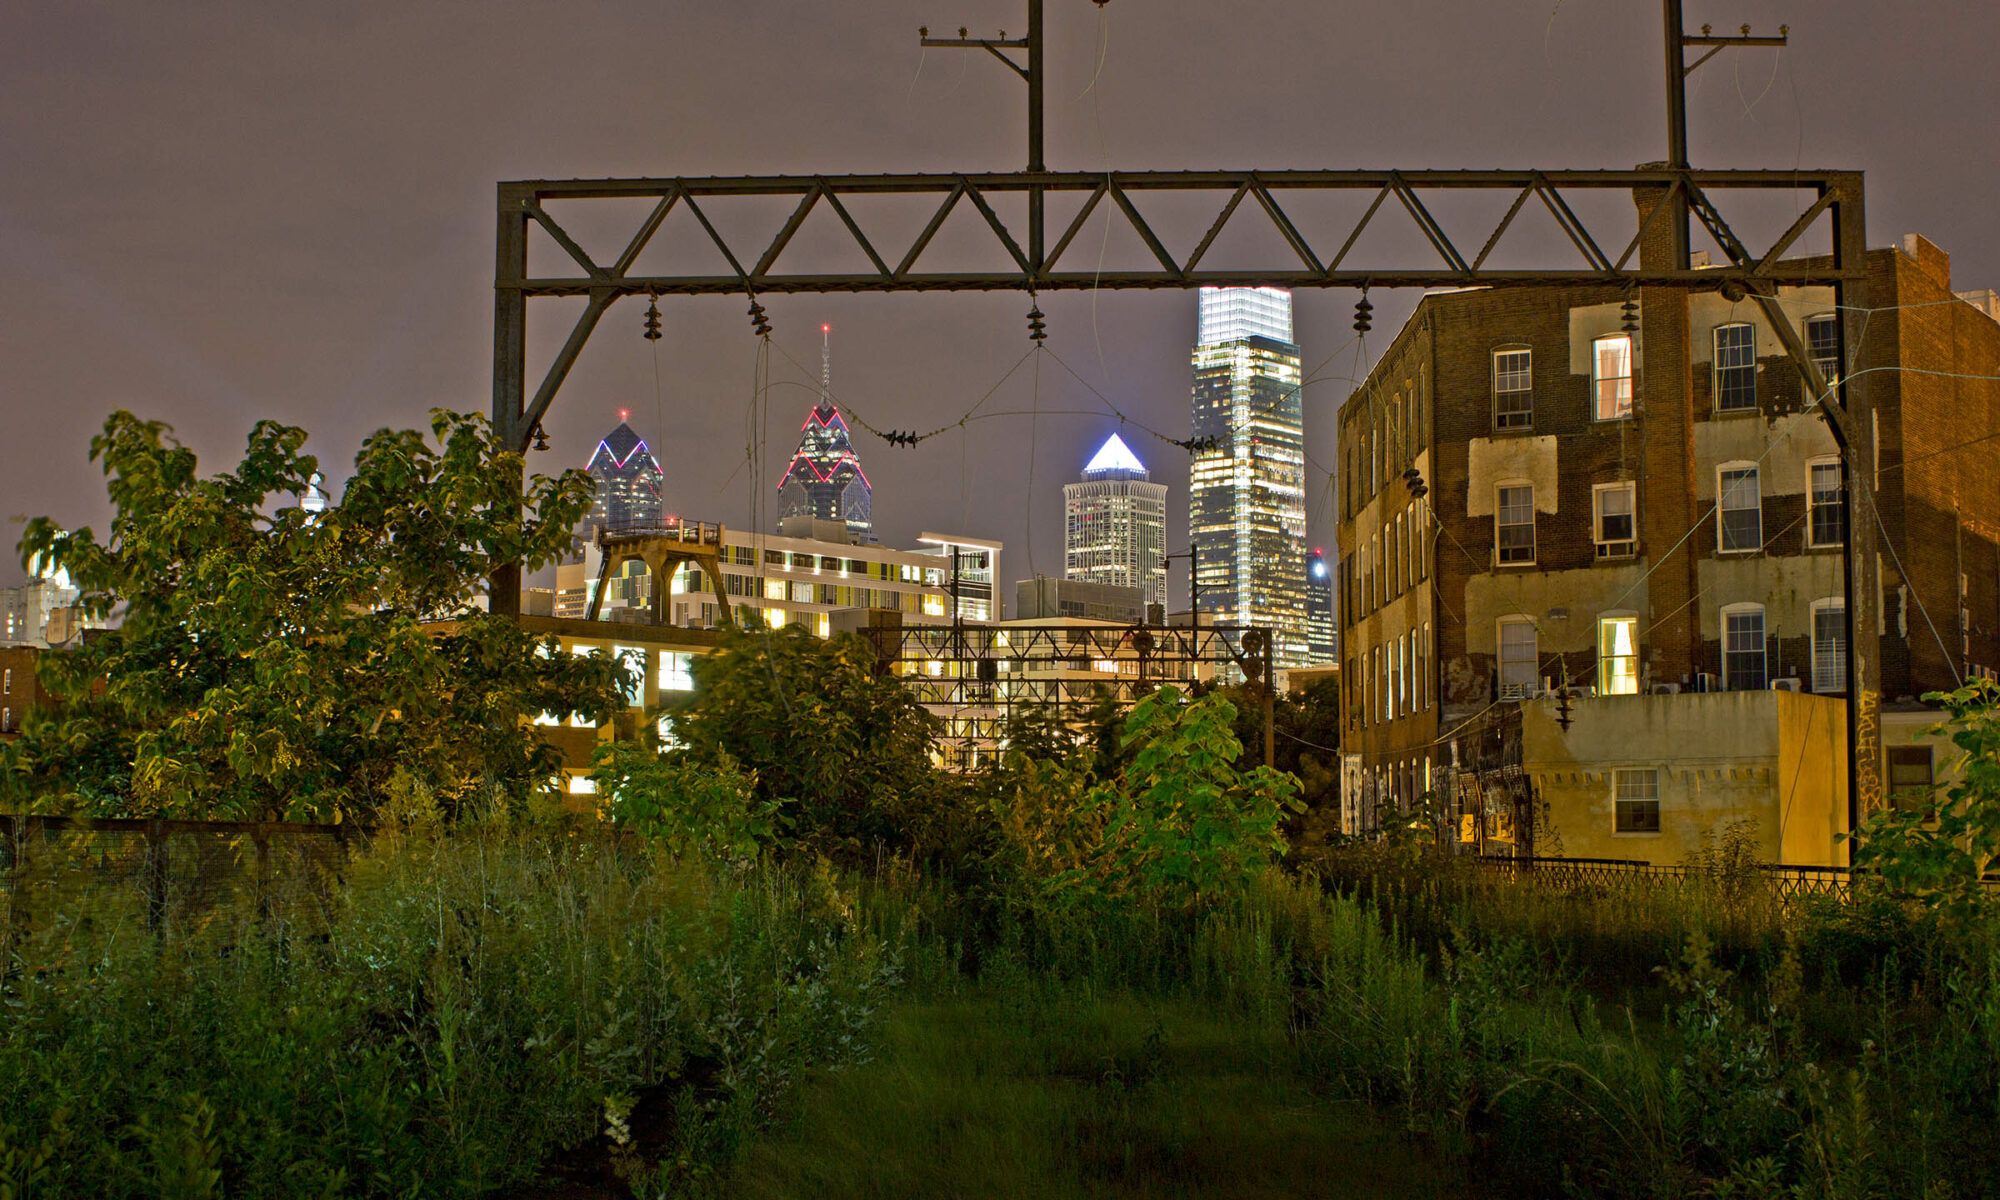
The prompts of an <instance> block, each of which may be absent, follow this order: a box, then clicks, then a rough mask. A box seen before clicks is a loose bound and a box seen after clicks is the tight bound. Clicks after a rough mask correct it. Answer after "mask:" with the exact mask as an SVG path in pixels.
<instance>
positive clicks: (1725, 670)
mask: <svg viewBox="0 0 2000 1200" xmlns="http://www.w3.org/2000/svg"><path fill="white" fill-rule="evenodd" d="M1722 686H1723V687H1725V688H1727V689H1729V690H1730V691H1732V692H1754V691H1757V690H1759V689H1761V688H1762V687H1763V686H1764V609H1763V607H1762V606H1761V605H1746V606H1743V607H1740V608H1733V609H1730V608H1725V609H1723V610H1722Z"/></svg>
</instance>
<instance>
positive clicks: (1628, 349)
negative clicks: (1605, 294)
mask: <svg viewBox="0 0 2000 1200" xmlns="http://www.w3.org/2000/svg"><path fill="white" fill-rule="evenodd" d="M1590 351H1591V352H1590V360H1591V379H1592V383H1593V386H1594V392H1595V395H1596V397H1597V419H1598V420H1600V421H1615V420H1617V419H1618V418H1620V417H1629V416H1631V415H1632V335H1631V334H1627V333H1614V334H1612V335H1610V336H1609V337H1601V338H1598V339H1597V340H1596V341H1595V342H1592V343H1591V347H1590Z"/></svg>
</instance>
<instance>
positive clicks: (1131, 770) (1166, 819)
mask: <svg viewBox="0 0 2000 1200" xmlns="http://www.w3.org/2000/svg"><path fill="white" fill-rule="evenodd" d="M1236 715H1237V714H1236V706H1235V705H1233V704H1231V703H1230V702H1229V700H1228V699H1227V698H1226V697H1225V696H1223V695H1221V694H1220V693H1210V694H1209V695H1206V696H1203V697H1201V698H1199V699H1196V700H1193V701H1191V702H1188V701H1184V699H1183V697H1182V695H1181V693H1180V691H1179V689H1177V688H1173V687H1163V688H1161V689H1159V690H1158V691H1156V692H1154V693H1153V694H1151V695H1149V696H1147V697H1146V698H1145V699H1143V700H1141V701H1140V702H1139V703H1138V704H1137V705H1135V706H1133V709H1132V711H1131V713H1130V714H1129V716H1128V717H1127V719H1126V724H1125V743H1124V744H1125V749H1126V750H1127V751H1128V752H1129V753H1130V754H1131V760H1130V762H1129V763H1128V764H1127V765H1126V766H1125V768H1124V770H1123V771H1122V772H1121V773H1120V774H1119V775H1118V776H1117V778H1116V779H1114V780H1112V781H1110V782H1107V783H1101V784H1097V785H1095V786H1089V785H1088V783H1087V778H1088V777H1087V776H1086V775H1085V774H1084V772H1083V771H1082V770H1081V769H1079V768H1078V767H1074V766H1069V765H1066V764H1063V763H1059V762H1057V763H1044V764H1033V765H1031V766H1030V767H1029V768H1028V770H1027V773H1026V775H1025V776H1024V778H1023V780H1022V783H1021V785H1020V786H1019V787H1017V789H1016V791H1015V794H1014V796H1013V798H1012V801H1011V803H1009V804H1008V805H1007V807H1006V808H1005V809H1004V810H1003V813H1002V820H1003V823H1004V824H1005V825H1006V826H1007V827H1008V830H1009V833H1010V840H1011V841H1012V842H1013V844H1014V845H1015V846H1016V848H1017V849H1016V853H1017V854H1019V855H1020V856H1021V858H1022V866H1023V868H1024V869H1025V870H1026V871H1028V872H1030V873H1033V874H1038V875H1041V876H1043V877H1044V879H1045V882H1044V884H1043V886H1042V892H1043V896H1044V897H1045V899H1046V900H1047V901H1049V902H1051V903H1054V904H1057V905H1059V906H1060V905H1075V904H1086V905H1087V904H1092V903H1097V902H1101V901H1104V900H1108V899H1112V898H1116V897H1119V896H1124V895H1131V894H1139V895H1150V896H1153V897H1157V898H1159V899H1162V900H1164V901H1165V902H1167V903H1169V904H1173V905H1176V906H1179V907H1184V908H1193V907H1197V906H1199V905H1201V904H1203V903H1205V902H1207V901H1209V900H1211V899H1213V898H1214V897H1216V896H1218V895H1221V894H1223V893H1225V892H1226V891H1228V890H1229V889H1230V888H1232V887H1235V886H1237V885H1239V884H1240V883H1241V882H1242V881H1243V880H1244V879H1245V878H1246V877H1248V876H1249V875H1250V874H1252V873H1253V872H1255V871H1257V870H1259V869H1261V868H1262V867H1263V866H1265V865H1266V864H1267V863H1269V862H1270V861H1271V860H1272V858H1273V857H1274V856H1275V855H1277V854H1281V853H1283V851H1284V849H1285V839H1284V835H1283V834H1282V832H1281V831H1280V828H1279V823H1280V820H1281V818H1282V817H1283V815H1284V814H1285V813H1287V812H1296V811H1298V809H1299V808H1300V807H1301V804H1300V801H1299V800H1298V786H1299V785H1298V780H1297V779H1296V778H1294V777H1293V776H1291V775H1289V774H1287V773H1285V772H1282V771H1277V770H1273V769H1272V768H1270V767H1265V766H1258V767H1254V768H1252V769H1250V770H1248V771H1243V770H1240V769H1239V768H1238V767H1237V761H1238V759H1239V757H1240V756H1241V754H1242V752H1243V745H1242V743H1241V742H1240V741H1238V740H1237V738H1236V735H1235V734H1234V733H1233V732H1232V729H1231V727H1232V725H1233V724H1234V723H1235V720H1236Z"/></svg>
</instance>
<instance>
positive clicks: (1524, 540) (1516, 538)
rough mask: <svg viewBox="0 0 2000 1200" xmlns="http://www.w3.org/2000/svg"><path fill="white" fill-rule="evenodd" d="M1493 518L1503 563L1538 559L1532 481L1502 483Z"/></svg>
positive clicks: (1499, 555) (1529, 561)
mask: <svg viewBox="0 0 2000 1200" xmlns="http://www.w3.org/2000/svg"><path fill="white" fill-rule="evenodd" d="M1493 522H1494V537H1495V541H1496V542H1497V543H1498V554H1497V557H1498V560H1499V562H1500V563H1502V564H1503V565H1504V564H1506V563H1531V562H1534V561H1535V489H1534V486H1533V485H1532V484H1520V485H1516V486H1512V487H1501V488H1500V489H1499V495H1498V498H1497V502H1496V504H1495V505H1494V516H1493Z"/></svg>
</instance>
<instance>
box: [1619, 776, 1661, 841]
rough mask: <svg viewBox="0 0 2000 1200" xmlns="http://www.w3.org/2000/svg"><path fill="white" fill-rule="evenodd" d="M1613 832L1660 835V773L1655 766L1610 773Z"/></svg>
mask: <svg viewBox="0 0 2000 1200" xmlns="http://www.w3.org/2000/svg"><path fill="white" fill-rule="evenodd" d="M1611 779H1612V790H1613V807H1614V809H1615V810H1616V815H1615V817H1614V822H1615V823H1614V825H1613V829H1614V831H1615V832H1617V833H1658V832H1660V772H1659V771H1658V770H1657V769H1655V768H1652V767H1646V768H1642V769H1639V770H1629V769H1620V770H1617V771H1613V772H1612V773H1611Z"/></svg>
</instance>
